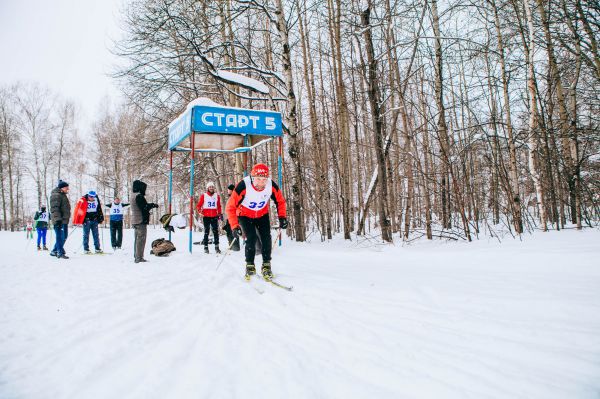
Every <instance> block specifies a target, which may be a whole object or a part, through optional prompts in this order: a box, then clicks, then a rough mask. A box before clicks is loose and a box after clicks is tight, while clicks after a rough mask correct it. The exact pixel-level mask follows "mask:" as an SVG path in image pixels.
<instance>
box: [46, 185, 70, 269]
mask: <svg viewBox="0 0 600 399" xmlns="http://www.w3.org/2000/svg"><path fill="white" fill-rule="evenodd" d="M68 192H69V183H67V182H65V181H62V180H60V181H59V182H58V187H56V188H55V189H54V190H52V194H50V214H51V217H50V218H51V219H52V223H53V224H54V234H55V236H56V243H55V244H54V248H53V249H52V251H50V255H51V256H56V257H57V258H59V259H69V257H68V256H67V255H66V254H65V241H67V236H68V235H69V218H70V217H71V203H70V202H69V198H68V197H67V193H68Z"/></svg>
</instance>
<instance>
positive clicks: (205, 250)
mask: <svg viewBox="0 0 600 399" xmlns="http://www.w3.org/2000/svg"><path fill="white" fill-rule="evenodd" d="M204 253H209V252H208V245H205V246H204Z"/></svg>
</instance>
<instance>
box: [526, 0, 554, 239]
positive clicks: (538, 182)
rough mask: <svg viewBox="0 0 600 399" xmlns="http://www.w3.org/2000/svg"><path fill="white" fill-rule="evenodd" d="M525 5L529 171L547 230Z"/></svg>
mask: <svg viewBox="0 0 600 399" xmlns="http://www.w3.org/2000/svg"><path fill="white" fill-rule="evenodd" d="M523 3H524V5H525V15H526V18H527V27H528V30H529V41H528V46H527V47H525V52H526V57H527V68H528V77H527V88H528V90H529V141H528V144H529V171H530V173H531V178H532V179H533V184H534V186H535V192H536V197H537V206H538V212H539V217H540V222H541V224H542V230H543V231H548V225H547V219H546V204H545V203H544V189H543V187H542V179H541V176H540V172H539V166H538V164H537V153H538V128H539V124H538V110H537V93H536V87H535V68H534V65H533V62H534V57H533V56H534V50H535V31H534V29H533V17H532V15H531V8H530V4H529V0H523Z"/></svg>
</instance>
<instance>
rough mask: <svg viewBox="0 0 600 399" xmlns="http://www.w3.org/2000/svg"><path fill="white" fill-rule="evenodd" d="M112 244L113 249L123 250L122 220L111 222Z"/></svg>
mask: <svg viewBox="0 0 600 399" xmlns="http://www.w3.org/2000/svg"><path fill="white" fill-rule="evenodd" d="M110 244H111V246H112V247H113V248H115V247H118V248H121V244H123V221H122V220H111V221H110Z"/></svg>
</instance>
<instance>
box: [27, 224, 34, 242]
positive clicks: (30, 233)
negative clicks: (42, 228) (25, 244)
mask: <svg viewBox="0 0 600 399" xmlns="http://www.w3.org/2000/svg"><path fill="white" fill-rule="evenodd" d="M25 231H26V234H27V239H28V240H30V239H33V224H32V223H31V220H30V221H28V222H27V224H26V225H25Z"/></svg>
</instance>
